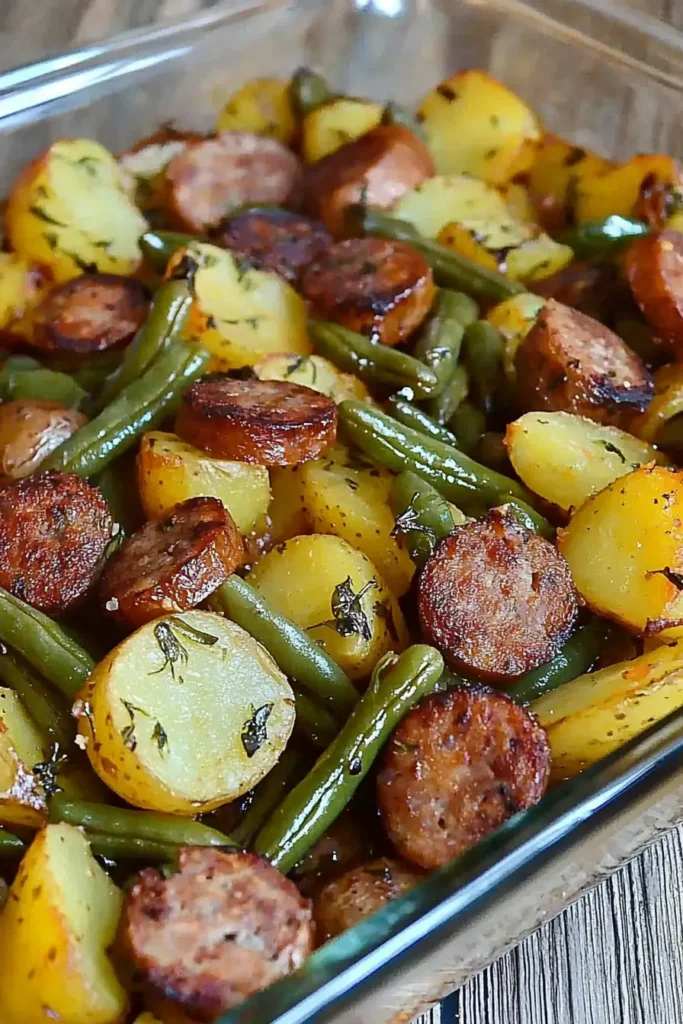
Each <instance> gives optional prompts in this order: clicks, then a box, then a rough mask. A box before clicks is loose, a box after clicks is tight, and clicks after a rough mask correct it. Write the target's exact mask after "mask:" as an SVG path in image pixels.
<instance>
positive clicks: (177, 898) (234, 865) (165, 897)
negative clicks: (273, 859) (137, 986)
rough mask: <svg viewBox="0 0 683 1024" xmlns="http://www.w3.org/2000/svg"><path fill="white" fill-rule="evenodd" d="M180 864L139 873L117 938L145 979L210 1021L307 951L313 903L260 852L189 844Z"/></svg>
mask: <svg viewBox="0 0 683 1024" xmlns="http://www.w3.org/2000/svg"><path fill="white" fill-rule="evenodd" d="M178 866H179V871H177V872H176V873H175V874H172V875H171V876H170V877H169V878H164V877H163V876H162V875H161V874H160V873H159V872H158V871H157V870H156V869H155V868H145V870H144V871H141V872H140V875H139V879H138V881H137V882H136V883H135V885H134V886H133V888H132V889H131V890H130V892H129V893H128V895H127V897H126V902H125V905H124V909H123V915H122V919H121V935H122V940H123V946H124V948H125V950H126V951H127V953H128V955H129V956H130V957H131V959H132V961H133V963H134V964H135V966H136V968H137V970H138V971H139V973H140V975H141V977H142V978H143V980H144V981H145V982H146V983H147V984H148V985H150V986H151V987H152V989H153V990H156V991H157V992H158V993H160V994H161V995H163V996H166V997H168V998H171V999H173V1000H175V1001H176V1002H177V1003H179V1004H180V1006H182V1007H183V1008H184V1009H185V1010H186V1011H187V1012H188V1013H189V1014H190V1015H191V1017H192V1019H193V1020H198V1021H212V1020H214V1019H215V1017H217V1016H218V1015H219V1014H221V1013H224V1012H226V1011H227V1010H229V1009H231V1008H232V1007H234V1006H237V1005H238V1004H239V1003H241V1002H243V1001H244V1000H245V999H247V998H248V997H249V996H250V995H253V994H254V993H255V992H258V991H260V990H261V989H263V988H266V987H267V986H268V985H270V984H271V983H272V982H274V981H277V980H278V978H282V977H284V976H285V975H286V974H289V973H290V971H293V970H296V968H297V967H300V966H301V964H302V963H303V962H304V960H305V959H306V958H307V956H308V955H309V954H310V953H311V951H312V946H313V933H312V925H311V908H310V904H309V901H308V900H305V899H304V898H303V897H302V896H301V895H300V894H299V892H298V891H297V888H296V886H295V885H294V883H293V882H291V881H290V880H289V879H288V878H285V876H284V875H281V874H280V872H279V871H277V870H276V869H275V868H274V867H271V865H270V864H268V862H267V861H265V860H263V859H262V858H261V857H258V856H256V854H253V853H240V852H237V851H234V852H233V851H224V850H217V849H215V848H208V847H197V846H192V847H188V846H185V847H181V849H180V852H179V856H178Z"/></svg>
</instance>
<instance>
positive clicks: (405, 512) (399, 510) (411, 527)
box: [391, 470, 454, 568]
mask: <svg viewBox="0 0 683 1024" xmlns="http://www.w3.org/2000/svg"><path fill="white" fill-rule="evenodd" d="M391 507H392V510H393V512H394V514H395V516H396V526H395V527H394V532H400V534H401V536H402V537H405V539H406V544H407V547H408V551H409V552H410V557H411V558H412V560H413V561H414V562H415V564H416V565H417V566H418V568H422V566H423V565H424V564H425V562H426V561H427V559H428V558H429V556H430V555H431V553H432V551H433V550H434V547H435V546H436V544H437V542H438V541H440V540H442V538H443V537H447V536H448V535H449V534H450V533H452V532H453V527H454V523H453V514H452V512H451V510H450V508H449V507H448V502H447V501H446V499H445V498H442V496H441V495H440V494H439V492H438V491H437V490H436V489H435V488H434V487H432V485H431V484H428V483H427V481H426V480H423V479H422V477H420V476H417V474H416V473H411V472H410V471H409V470H404V472H403V473H399V474H398V476H396V477H394V480H393V483H392V485H391Z"/></svg>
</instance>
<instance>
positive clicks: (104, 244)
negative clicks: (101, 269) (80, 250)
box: [92, 238, 114, 252]
mask: <svg viewBox="0 0 683 1024" xmlns="http://www.w3.org/2000/svg"><path fill="white" fill-rule="evenodd" d="M92 244H93V245H94V247H95V248H96V249H104V251H105V252H106V251H107V249H108V248H109V246H110V245H113V244H114V239H113V238H100V239H99V240H98V241H97V242H93V243H92Z"/></svg>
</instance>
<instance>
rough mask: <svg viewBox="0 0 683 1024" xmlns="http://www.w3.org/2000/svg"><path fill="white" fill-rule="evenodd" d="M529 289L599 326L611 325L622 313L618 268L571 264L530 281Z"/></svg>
mask: <svg viewBox="0 0 683 1024" xmlns="http://www.w3.org/2000/svg"><path fill="white" fill-rule="evenodd" d="M531 288H532V291H534V292H535V293H536V295H542V296H543V298H546V299H557V301H558V302H561V303H563V304H564V305H565V306H571V307H572V309H578V311H579V312H580V313H585V314H586V316H592V317H593V318H594V319H595V320H600V321H601V322H602V323H609V322H611V321H612V319H613V317H614V314H615V313H621V312H623V307H624V292H625V288H624V285H623V284H622V283H621V282H620V276H619V270H618V268H617V267H616V266H615V265H613V264H611V263H583V262H579V261H577V260H575V261H573V262H572V263H570V264H569V266H567V267H564V268H563V269H562V270H558V271H557V273H556V274H552V275H551V276H550V277H545V278H543V280H542V281H534V282H533V284H532V285H531ZM626 294H628V293H627V292H626Z"/></svg>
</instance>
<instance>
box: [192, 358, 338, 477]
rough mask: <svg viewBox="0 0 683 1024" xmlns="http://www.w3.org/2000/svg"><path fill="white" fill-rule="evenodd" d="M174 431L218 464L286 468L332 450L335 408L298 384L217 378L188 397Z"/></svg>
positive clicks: (203, 382)
mask: <svg viewBox="0 0 683 1024" xmlns="http://www.w3.org/2000/svg"><path fill="white" fill-rule="evenodd" d="M176 431H177V433H178V434H179V435H180V437H182V438H184V439H185V440H186V441H189V442H190V443H191V444H194V445H196V447H197V448H202V449H203V450H204V451H207V452H209V453H210V454H211V455H217V456H219V457H220V458H226V459H237V460H238V461H239V462H248V463H255V464H256V465H261V466H288V465H292V464H296V463H298V462H306V461H307V460H308V459H315V458H317V456H318V455H320V453H321V452H322V451H323V450H324V449H325V448H326V447H327V446H328V445H329V444H332V442H333V441H334V439H335V436H336V433H337V407H336V405H335V403H334V402H333V400H332V399H331V398H328V397H327V396H326V395H323V394H321V393H320V392H319V391H313V390H312V388H306V387H302V386H301V385H300V384H291V383H289V382H287V381H280V380H269V381H265V380H264V381H262V380H233V379H232V378H230V377H227V376H222V375H221V374H215V375H214V376H212V377H205V378H204V379H203V380H201V381H197V382H196V383H195V384H193V385H192V386H191V387H190V388H189V389H188V390H187V391H186V393H185V395H184V396H183V402H182V405H181V408H180V412H179V414H178V418H177V420H176Z"/></svg>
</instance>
